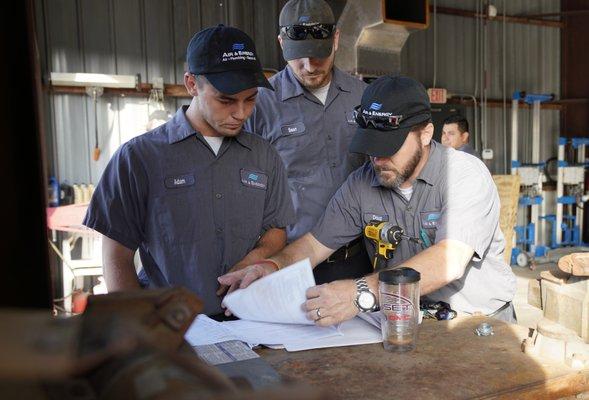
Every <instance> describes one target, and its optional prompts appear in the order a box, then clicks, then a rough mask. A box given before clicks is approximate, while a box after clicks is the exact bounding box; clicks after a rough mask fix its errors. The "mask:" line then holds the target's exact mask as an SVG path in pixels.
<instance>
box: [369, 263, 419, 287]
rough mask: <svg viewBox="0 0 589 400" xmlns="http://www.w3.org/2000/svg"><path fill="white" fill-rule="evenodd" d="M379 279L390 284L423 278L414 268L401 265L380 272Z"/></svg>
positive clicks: (412, 281) (413, 281) (416, 280)
mask: <svg viewBox="0 0 589 400" xmlns="http://www.w3.org/2000/svg"><path fill="white" fill-rule="evenodd" d="M378 280H379V281H381V282H383V283H386V284H388V285H398V284H400V283H415V282H419V281H420V280H421V274H420V273H419V272H417V271H416V270H414V269H413V268H407V267H401V268H395V269H389V270H386V271H381V272H379V273H378Z"/></svg>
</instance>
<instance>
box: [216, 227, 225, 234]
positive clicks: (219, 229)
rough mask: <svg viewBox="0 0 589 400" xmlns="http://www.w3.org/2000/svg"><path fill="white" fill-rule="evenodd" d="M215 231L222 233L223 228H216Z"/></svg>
mask: <svg viewBox="0 0 589 400" xmlns="http://www.w3.org/2000/svg"><path fill="white" fill-rule="evenodd" d="M215 232H217V233H219V234H221V233H223V228H217V229H215Z"/></svg>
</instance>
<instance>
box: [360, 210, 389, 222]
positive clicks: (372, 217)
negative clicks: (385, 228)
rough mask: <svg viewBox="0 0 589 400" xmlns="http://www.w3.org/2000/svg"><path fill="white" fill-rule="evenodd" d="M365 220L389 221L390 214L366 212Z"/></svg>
mask: <svg viewBox="0 0 589 400" xmlns="http://www.w3.org/2000/svg"><path fill="white" fill-rule="evenodd" d="M364 220H365V221H378V222H388V221H389V216H388V215H386V214H384V215H382V214H375V213H370V212H367V213H364Z"/></svg>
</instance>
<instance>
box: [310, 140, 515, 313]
mask: <svg viewBox="0 0 589 400" xmlns="http://www.w3.org/2000/svg"><path fill="white" fill-rule="evenodd" d="M499 209H500V205H499V196H498V194H497V188H496V186H495V184H494V182H493V179H492V177H491V175H490V174H489V171H488V169H487V168H486V167H485V165H484V164H483V163H482V162H481V161H480V160H478V159H476V158H474V157H471V156H469V155H467V154H464V153H462V152H459V151H456V150H454V149H452V148H449V147H446V146H442V145H440V144H439V143H436V142H434V141H432V144H431V148H430V154H429V159H428V161H427V163H426V165H425V167H424V168H423V170H422V171H421V173H420V174H419V176H418V177H417V179H416V181H415V182H414V191H413V195H412V197H411V200H410V201H407V200H406V199H405V198H404V197H403V196H402V195H401V194H400V192H399V191H398V190H393V189H387V188H384V187H382V186H380V184H379V182H378V179H377V176H376V174H375V172H374V170H373V168H372V165H371V164H370V163H366V164H365V165H364V166H363V167H362V168H360V169H358V170H357V171H355V172H354V173H352V174H351V175H350V177H349V178H348V179H347V181H346V182H345V183H344V184H343V185H342V187H341V188H340V189H339V190H338V192H337V193H336V194H335V195H334V197H333V198H332V199H331V201H330V203H329V205H328V207H327V209H326V211H325V214H324V215H323V217H322V218H321V220H320V222H319V223H318V224H317V226H316V227H315V228H314V229H313V231H312V233H313V235H314V236H315V238H317V240H319V241H320V242H321V243H322V244H324V245H325V246H327V247H329V248H332V249H336V248H338V247H340V246H341V245H342V244H343V243H346V242H348V241H349V240H350V238H353V237H356V236H358V234H360V233H361V232H362V231H363V229H364V227H365V226H366V224H368V223H369V222H370V221H371V220H379V221H391V222H393V223H394V224H395V225H398V226H400V227H402V228H403V229H404V230H405V233H406V234H408V235H409V236H412V237H417V238H419V237H423V236H422V234H423V235H427V239H428V240H429V241H430V242H431V243H432V244H435V243H439V242H440V241H442V240H444V239H455V240H459V241H461V242H463V243H465V244H467V245H469V246H470V247H472V248H473V249H474V251H475V254H474V257H473V258H472V260H471V261H470V263H469V264H468V266H467V268H466V271H465V273H464V275H463V276H462V277H461V278H460V279H458V280H455V281H454V282H451V283H449V284H448V285H446V286H444V287H443V288H441V289H439V290H437V291H436V292H433V293H430V294H429V295H428V297H429V298H430V299H432V300H435V301H439V300H441V301H445V302H448V303H450V305H451V306H452V308H454V309H455V310H458V311H463V312H468V313H472V312H475V311H481V312H483V313H485V314H488V313H491V312H493V311H495V310H497V309H498V308H500V307H501V306H503V305H504V304H505V303H506V302H508V301H511V300H512V299H513V296H514V294H515V289H516V280H515V276H514V274H513V272H512V270H511V268H510V267H509V266H508V265H507V264H506V263H505V262H504V261H503V252H504V250H505V239H504V237H503V233H502V232H501V230H500V228H499ZM367 246H368V253H369V254H374V245H373V244H372V243H370V244H368V242H367ZM424 248H425V247H424V245H423V244H419V243H414V242H412V241H408V240H403V241H401V243H400V244H399V246H398V247H397V249H396V250H395V252H394V254H393V258H392V259H391V260H389V262H388V265H389V266H392V265H398V264H402V263H403V261H405V260H407V259H409V258H410V257H413V256H414V255H415V254H417V253H419V252H420V251H422V250H423V249H424ZM434 268H435V267H434Z"/></svg>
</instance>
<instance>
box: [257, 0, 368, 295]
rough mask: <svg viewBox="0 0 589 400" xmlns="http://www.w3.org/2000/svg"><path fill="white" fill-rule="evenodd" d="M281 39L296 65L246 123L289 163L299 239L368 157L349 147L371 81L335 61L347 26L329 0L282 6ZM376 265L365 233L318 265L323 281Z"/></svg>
mask: <svg viewBox="0 0 589 400" xmlns="http://www.w3.org/2000/svg"><path fill="white" fill-rule="evenodd" d="M279 24H280V35H279V36H278V40H279V42H280V45H281V47H282V51H283V56H284V58H285V60H286V61H287V62H288V66H287V67H286V68H285V69H283V70H282V71H280V72H279V73H278V74H276V75H275V76H273V77H272V78H270V83H271V85H272V86H273V87H274V91H271V90H266V89H261V90H260V94H259V95H258V99H257V101H256V108H255V109H254V112H253V114H252V116H251V118H250V119H249V121H248V122H247V123H246V129H249V130H250V131H252V132H254V133H256V134H259V135H261V136H262V137H264V138H265V139H267V140H269V141H270V143H272V145H273V146H274V147H275V148H276V150H278V153H280V156H281V157H282V160H283V161H284V163H285V166H286V169H287V173H288V182H289V186H290V191H291V195H292V199H293V203H294V207H295V210H296V222H295V223H294V224H292V225H290V226H289V227H288V228H287V234H288V241H289V242H292V241H294V240H296V239H298V238H299V237H301V236H302V235H304V234H305V233H307V232H309V231H310V230H311V229H312V228H313V227H314V226H315V224H316V223H317V221H318V220H319V217H321V215H322V214H323V211H324V210H325V206H326V205H327V203H328V202H329V199H330V198H331V196H333V194H334V193H335V192H336V190H337V189H338V188H339V186H340V185H341V184H342V183H343V182H344V181H345V180H346V178H347V177H348V175H349V174H350V173H351V172H352V171H353V170H355V169H356V168H358V167H359V166H361V165H362V164H363V163H364V162H365V161H366V158H365V157H364V156H363V155H359V154H350V153H348V146H349V144H350V141H351V140H352V136H353V134H354V130H355V127H354V125H353V120H352V111H353V108H354V107H355V106H356V105H358V104H359V102H360V97H361V96H362V91H363V90H364V88H365V87H366V84H364V83H363V82H362V81H361V80H359V79H356V78H354V77H352V76H351V75H349V74H347V73H345V72H342V71H340V70H339V69H338V68H336V67H334V57H335V53H336V50H337V47H338V40H339V31H338V30H337V29H336V26H335V18H334V15H333V12H332V10H331V8H330V7H329V5H328V4H327V3H326V2H325V1H323V0H291V1H289V2H288V3H286V4H285V5H284V7H283V8H282V11H281V12H280V20H279ZM369 270H370V262H369V257H368V256H367V254H366V252H365V250H364V246H363V245H362V239H361V238H350V243H342V246H340V248H339V249H338V250H336V251H335V252H334V254H332V255H331V256H330V257H329V258H328V259H327V260H326V261H325V262H324V263H322V264H321V265H320V266H318V267H317V268H316V269H315V280H316V282H317V283H323V282H330V281H332V280H335V279H342V278H353V277H359V276H363V275H365V274H366V273H367V272H368V271H369Z"/></svg>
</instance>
